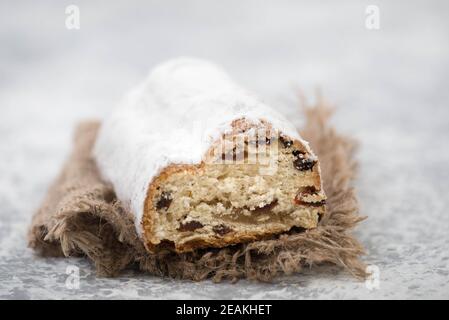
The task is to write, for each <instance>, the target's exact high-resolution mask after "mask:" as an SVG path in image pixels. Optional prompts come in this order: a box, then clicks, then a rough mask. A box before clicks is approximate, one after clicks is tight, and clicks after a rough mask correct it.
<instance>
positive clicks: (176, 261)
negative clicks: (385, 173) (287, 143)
mask: <svg viewBox="0 0 449 320" xmlns="http://www.w3.org/2000/svg"><path fill="white" fill-rule="evenodd" d="M304 113H305V116H306V122H305V127H304V129H303V130H301V133H302V135H303V137H304V138H305V139H306V140H308V141H309V142H310V144H311V146H312V148H313V149H314V151H315V153H316V154H317V155H318V156H319V158H320V162H321V170H322V177H323V179H324V189H325V191H326V194H327V196H328V201H327V204H328V212H327V214H326V215H325V216H324V218H323V219H322V220H321V222H320V224H319V226H318V227H317V228H316V229H314V230H309V231H306V232H301V233H290V234H284V235H281V236H277V237H275V238H273V239H269V240H263V241H255V242H251V243H247V244H240V245H236V246H230V247H227V248H222V249H203V250H198V251H195V252H192V253H185V254H175V253H173V252H170V251H163V252H160V253H157V254H149V253H147V252H146V251H145V249H144V247H143V245H142V243H141V241H140V240H139V238H138V236H137V234H136V232H135V228H134V222H133V218H132V216H131V215H130V214H128V213H127V212H125V211H124V210H123V208H122V207H121V206H120V203H119V202H118V201H117V200H116V199H115V195H114V191H113V189H112V188H111V186H109V185H108V184H106V183H104V182H103V181H102V180H101V179H100V176H99V173H98V170H97V168H96V165H95V162H94V160H93V159H92V157H91V149H92V146H93V143H94V141H95V137H96V133H97V129H98V127H99V123H98V122H84V123H81V124H80V125H79V126H78V128H77V130H76V133H75V139H74V140H75V141H74V143H75V146H74V150H73V153H72V155H71V156H70V158H69V159H68V161H67V163H66V164H65V166H64V168H63V170H62V172H61V174H60V176H59V177H58V178H57V180H56V181H55V182H54V184H53V185H52V187H51V188H50V190H49V191H48V194H47V196H46V198H45V199H44V202H43V204H42V206H41V208H40V209H39V210H38V212H37V213H36V214H35V216H34V217H33V221H32V223H31V227H30V231H29V246H30V247H31V248H33V249H35V250H36V251H37V252H38V253H40V254H41V255H44V256H74V255H85V256H87V257H88V258H89V259H91V260H92V261H93V262H94V264H95V266H96V270H97V274H98V275H101V276H115V275H118V274H119V273H120V271H122V270H124V269H125V268H129V267H131V266H137V267H138V268H139V269H140V270H142V271H145V272H148V273H150V274H153V275H158V276H169V277H172V278H179V279H191V280H203V279H206V278H212V279H213V280H214V281H217V282H219V281H221V280H223V279H229V280H232V281H236V280H238V279H239V278H248V279H257V280H260V281H270V280H272V279H273V278H274V277H276V276H279V275H290V274H292V273H295V272H299V271H301V269H302V268H303V267H304V266H308V267H310V266H313V265H318V264H324V263H330V264H334V265H338V266H341V267H343V268H344V269H346V270H347V271H349V272H350V273H351V274H353V275H354V276H356V277H359V278H363V277H364V276H365V265H364V264H363V263H362V262H361V261H360V260H359V257H360V256H361V255H362V254H363V253H364V251H363V248H362V246H361V245H360V244H359V242H358V241H357V240H356V239H355V238H354V237H353V236H352V235H351V233H350V231H351V229H352V228H353V227H354V226H356V225H357V223H359V222H360V221H361V220H363V218H361V217H360V216H359V215H358V213H357V211H358V205H357V200H356V197H355V194H354V190H353V188H352V187H351V182H352V180H353V178H354V175H355V171H356V162H355V161H354V159H353V151H354V148H355V143H354V142H353V141H352V140H351V139H349V138H348V137H344V136H342V135H340V134H338V133H337V132H336V131H335V129H334V128H333V127H332V126H330V124H329V118H330V116H331V114H332V109H331V108H330V107H328V106H326V105H324V104H322V103H321V104H319V105H318V106H315V107H313V108H308V107H306V108H305V110H304Z"/></svg>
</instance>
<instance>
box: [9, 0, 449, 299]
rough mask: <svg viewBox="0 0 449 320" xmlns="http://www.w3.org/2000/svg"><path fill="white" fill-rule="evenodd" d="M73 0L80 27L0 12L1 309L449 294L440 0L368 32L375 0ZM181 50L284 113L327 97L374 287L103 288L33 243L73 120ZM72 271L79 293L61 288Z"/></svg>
mask: <svg viewBox="0 0 449 320" xmlns="http://www.w3.org/2000/svg"><path fill="white" fill-rule="evenodd" d="M73 3H75V4H78V5H79V7H80V12H81V29H80V30H78V31H73V30H72V31H69V30H66V29H65V26H64V19H65V15H64V10H65V7H64V4H62V3H61V4H56V3H55V2H54V1H40V2H39V4H36V3H34V2H31V1H30V2H28V3H27V2H26V1H21V2H20V3H18V2H14V1H2V2H1V4H0V20H1V21H2V28H0V46H1V50H0V61H1V62H0V115H1V116H0V154H1V157H0V177H1V180H0V201H1V203H2V206H1V209H0V298H6V299H10V298H35V299H42V298H80V299H88V298H100V299H107V298H158V299H161V298H244V299H249V298H289V299H299V298H324V299H327V298H338V299H342V298H380V299H383V298H446V299H447V298H449V234H448V231H447V230H448V228H449V214H447V208H448V207H449V199H448V196H447V195H448V194H449V183H448V181H449V169H448V163H449V148H448V139H449V120H448V119H449V109H448V103H449V91H448V90H447V83H448V81H449V63H448V58H447V57H448V56H449V44H448V42H447V38H448V36H449V34H448V31H447V30H449V21H448V20H447V19H446V14H447V12H448V9H449V6H448V4H447V2H445V1H426V2H425V3H424V2H422V3H421V4H420V5H414V6H410V5H408V4H407V2H405V1H395V3H394V4H393V3H392V2H391V1H389V2H387V1H376V4H378V5H379V7H380V14H381V22H380V30H377V31H370V30H367V29H366V28H365V26H364V19H365V8H366V5H369V4H371V3H370V2H369V1H349V2H346V1H345V2H344V4H343V3H341V4H337V3H335V2H332V1H329V2H327V3H326V2H325V3H323V4H311V3H310V2H308V3H306V2H304V3H303V2H300V1H273V2H268V3H267V4H264V5H261V4H260V2H257V5H256V1H254V2H252V1H245V2H242V1H226V2H220V3H221V4H218V2H214V3H212V2H207V3H206V1H195V2H194V3H193V4H189V5H187V4H183V3H184V2H183V1H174V2H170V4H163V3H162V2H160V3H159V2H158V4H147V3H146V2H145V3H144V2H141V3H138V4H137V5H134V6H131V5H127V2H125V1H122V2H116V3H115V2H114V4H111V3H109V2H108V3H106V2H96V4H94V3H92V2H87V1H86V2H84V1H73ZM225 3H226V5H225ZM178 55H192V56H199V57H204V58H209V59H212V60H215V61H217V62H219V63H221V64H223V65H224V66H225V67H226V68H227V69H228V70H229V72H230V73H231V74H232V75H233V76H234V77H235V78H236V79H237V80H239V81H240V82H241V83H242V84H244V85H246V86H247V87H249V88H251V89H253V90H254V91H256V92H258V93H259V94H260V95H262V96H263V97H265V98H266V99H267V100H268V101H270V102H272V103H274V104H276V105H277V106H279V108H281V110H282V111H283V112H285V113H286V114H288V115H290V116H294V115H295V114H296V112H297V111H296V110H295V108H294V107H293V106H294V104H295V95H294V90H293V89H292V88H297V87H300V88H301V89H302V90H303V91H304V93H305V94H306V96H309V97H312V96H313V94H314V88H315V87H316V86H320V87H321V88H322V89H323V91H324V94H325V96H326V97H327V98H328V100H330V101H333V102H335V103H336V105H337V106H338V113H337V115H336V117H335V124H336V125H337V127H338V128H339V129H340V130H341V131H343V132H346V133H348V134H351V135H353V136H355V137H356V138H357V139H359V140H360V142H361V148H360V151H359V160H360V175H359V178H358V180H357V182H356V187H357V189H358V193H359V197H360V202H361V206H362V214H364V215H368V216H369V219H368V220H367V221H366V222H364V223H363V224H362V225H361V226H360V228H358V229H357V230H356V233H357V235H358V237H359V239H360V240H361V241H362V242H363V243H364V245H365V246H366V247H367V250H368V254H367V256H366V257H365V260H366V262H367V263H369V264H371V265H376V266H377V267H378V268H379V271H380V286H379V288H378V289H375V290H369V289H368V288H367V286H366V284H365V283H364V282H358V281H356V280H354V279H353V278H351V277H350V276H348V275H347V274H345V273H342V272H338V270H335V269H332V268H318V269H313V270H308V271H307V272H305V273H304V274H301V275H298V276H295V277H290V278H286V279H281V280H280V281H279V282H277V283H274V284H260V283H251V282H246V281H241V282H239V283H238V284H236V285H233V284H229V283H225V284H219V285H216V284H213V283H211V282H202V283H191V282H180V281H175V280H167V279H159V278H155V277H149V276H143V275H139V274H133V273H132V272H130V273H129V274H124V275H123V276H122V277H120V278H116V279H97V278H96V277H95V275H94V273H93V269H92V267H91V266H90V265H89V263H88V262H87V261H86V260H84V259H45V258H38V257H35V256H34V255H33V254H32V252H31V251H30V250H29V249H27V248H26V241H25V233H26V228H27V224H28V223H29V221H30V218H31V215H32V213H33V211H34V209H35V208H36V207H37V206H38V204H39V202H40V200H41V199H42V197H43V195H44V193H45V190H46V188H47V187H48V185H49V183H50V182H51V180H52V179H53V178H54V177H55V175H56V174H57V172H58V170H59V168H60V166H61V164H62V162H63V161H64V158H65V157H66V155H67V152H68V151H69V150H70V135H71V130H72V129H73V126H74V125H75V123H76V122H77V121H78V120H79V119H82V118H86V117H101V116H102V115H104V114H105V113H106V112H108V110H110V108H111V107H112V106H113V105H114V104H115V103H116V102H117V100H118V99H120V97H121V95H122V93H123V92H125V91H126V90H127V89H129V88H130V87H131V86H132V85H133V84H135V83H137V82H138V81H139V80H140V79H141V78H142V77H143V76H144V75H145V74H146V73H147V71H148V70H149V68H150V67H151V66H152V65H154V64H155V63H157V62H159V61H161V60H163V59H166V58H170V57H173V56H178ZM300 123H301V122H300V119H299V120H298V124H300ZM71 265H74V266H77V267H79V268H80V275H81V279H80V288H79V289H69V288H68V287H67V286H66V279H67V274H66V270H67V267H68V266H71ZM368 287H369V286H368Z"/></svg>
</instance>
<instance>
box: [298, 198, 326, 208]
mask: <svg viewBox="0 0 449 320" xmlns="http://www.w3.org/2000/svg"><path fill="white" fill-rule="evenodd" d="M295 203H296V204H298V205H301V206H308V207H321V206H324V205H325V204H326V200H321V201H317V202H305V201H302V200H300V199H298V198H297V197H296V198H295Z"/></svg>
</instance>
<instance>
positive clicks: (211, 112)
mask: <svg viewBox="0 0 449 320" xmlns="http://www.w3.org/2000/svg"><path fill="white" fill-rule="evenodd" d="M94 155H95V158H96V161H97V164H98V167H99V170H100V173H101V175H102V177H103V178H104V179H105V180H106V181H108V182H110V183H112V185H113V187H114V189H115V191H116V194H117V197H118V199H119V200H120V201H121V202H122V203H123V205H124V206H125V207H126V208H127V209H128V210H129V211H130V212H132V213H133V214H134V215H135V223H136V228H137V232H138V234H139V235H140V237H141V238H142V241H143V242H144V244H145V246H146V248H147V249H148V250H149V251H150V252H154V251H156V250H158V248H161V247H164V248H167V247H169V248H173V250H176V251H177V252H186V251H191V250H194V249H196V248H204V247H223V246H227V245H231V244H236V243H241V242H247V241H252V240H257V239H262V238H266V237H270V236H273V235H276V234H280V233H284V232H288V231H289V230H291V229H292V228H301V229H311V228H315V227H316V226H317V223H318V221H319V219H320V217H321V216H322V215H323V214H324V213H325V194H324V192H323V189H322V185H321V178H320V167H319V161H318V159H317V157H316V156H315V155H314V154H313V152H312V150H311V149H310V147H309V146H308V144H307V142H305V141H304V140H303V139H302V138H301V137H300V136H299V134H298V132H297V131H296V129H295V127H294V126H293V125H292V124H291V123H290V122H289V121H288V120H287V119H285V118H284V117H283V116H282V115H281V114H279V113H278V112H277V111H276V110H274V109H272V108H270V107H269V106H267V105H266V104H264V103H263V102H262V101H261V100H259V99H258V98H257V97H255V96H254V95H252V94H251V93H249V92H247V91H245V90H244V89H242V88H241V87H239V86H238V85H236V84H235V83H234V82H233V81H232V80H231V79H230V78H229V76H228V75H227V74H226V73H225V72H224V71H223V70H222V69H221V68H220V67H218V66H216V65H215V64H213V63H210V62H207V61H202V60H197V59H187V58H180V59H176V60H171V61H168V62H166V63H163V64H161V65H159V66H157V67H156V68H155V69H154V70H153V71H152V72H151V74H150V75H149V77H148V78H147V79H146V80H145V81H144V82H143V83H142V84H141V85H139V86H138V87H137V88H136V89H134V90H133V91H132V92H130V94H128V95H127V96H126V98H125V99H124V100H123V101H122V103H121V104H120V105H119V106H118V108H117V109H116V110H115V111H114V112H113V113H112V114H111V115H110V116H109V117H108V118H107V119H106V120H105V121H104V122H103V125H102V127H101V129H100V132H99V135H98V139H97V142H96V145H95V148H94Z"/></svg>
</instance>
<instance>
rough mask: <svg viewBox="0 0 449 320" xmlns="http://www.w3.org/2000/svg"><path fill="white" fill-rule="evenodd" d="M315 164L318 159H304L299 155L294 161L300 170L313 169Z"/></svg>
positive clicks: (296, 167)
mask: <svg viewBox="0 0 449 320" xmlns="http://www.w3.org/2000/svg"><path fill="white" fill-rule="evenodd" d="M315 164H316V161H314V160H311V159H303V158H301V157H298V158H297V159H296V160H295V161H293V166H294V167H295V169H297V170H299V171H307V170H312V169H313V166H314V165H315Z"/></svg>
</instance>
